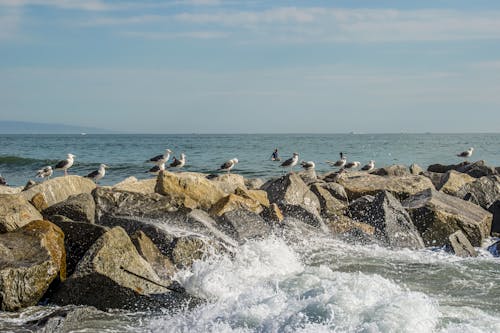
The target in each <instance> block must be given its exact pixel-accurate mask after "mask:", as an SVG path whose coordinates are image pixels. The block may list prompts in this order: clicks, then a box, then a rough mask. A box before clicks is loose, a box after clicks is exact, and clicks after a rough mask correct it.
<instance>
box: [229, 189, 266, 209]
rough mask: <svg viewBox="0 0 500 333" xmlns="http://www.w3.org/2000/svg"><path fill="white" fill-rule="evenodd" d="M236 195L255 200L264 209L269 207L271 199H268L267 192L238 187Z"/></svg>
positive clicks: (235, 191)
mask: <svg viewBox="0 0 500 333" xmlns="http://www.w3.org/2000/svg"><path fill="white" fill-rule="evenodd" d="M234 194H236V195H239V196H241V197H243V198H248V199H253V200H256V201H257V202H259V203H260V204H261V205H262V206H264V207H269V205H270V203H269V199H268V198H267V192H266V191H263V190H246V189H243V188H241V187H238V188H237V189H236V190H234Z"/></svg>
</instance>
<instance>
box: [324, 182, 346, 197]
mask: <svg viewBox="0 0 500 333" xmlns="http://www.w3.org/2000/svg"><path fill="white" fill-rule="evenodd" d="M321 186H322V187H323V188H324V189H325V190H327V191H328V192H330V194H331V195H333V197H335V198H337V199H339V200H340V201H349V198H348V197H347V193H346V191H345V188H344V186H342V185H340V184H337V183H326V184H323V185H321Z"/></svg>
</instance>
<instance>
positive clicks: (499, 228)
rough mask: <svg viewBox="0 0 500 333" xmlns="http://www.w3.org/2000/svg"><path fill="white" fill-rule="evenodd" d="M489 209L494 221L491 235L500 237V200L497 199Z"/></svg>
mask: <svg viewBox="0 0 500 333" xmlns="http://www.w3.org/2000/svg"><path fill="white" fill-rule="evenodd" d="M488 211H489V212H490V213H491V214H493V221H492V223H491V235H492V236H494V237H500V200H497V201H495V202H494V203H493V204H491V206H490V207H489V208H488Z"/></svg>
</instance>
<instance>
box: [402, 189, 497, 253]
mask: <svg viewBox="0 0 500 333" xmlns="http://www.w3.org/2000/svg"><path fill="white" fill-rule="evenodd" d="M403 206H404V207H405V208H406V209H407V210H408V212H409V213H410V216H411V218H412V220H413V223H414V224H415V226H416V227H417V229H418V230H419V232H420V234H421V235H422V238H423V240H424V243H425V244H426V245H428V246H444V245H445V244H446V243H447V242H448V236H449V235H451V234H452V233H454V232H455V231H458V230H461V231H463V232H464V234H465V235H466V236H467V238H468V239H469V241H470V242H471V244H472V245H473V246H480V245H481V242H482V241H483V239H484V238H485V237H487V236H488V235H489V232H490V229H491V219H492V216H491V213H489V212H488V211H486V210H484V209H482V208H481V207H479V206H476V205H474V204H472V203H470V202H467V201H464V200H461V199H459V198H456V197H454V196H451V195H448V194H445V193H441V192H438V191H435V190H431V189H429V190H425V191H422V192H420V193H418V194H416V195H414V196H411V197H410V198H408V199H407V200H405V201H404V202H403Z"/></svg>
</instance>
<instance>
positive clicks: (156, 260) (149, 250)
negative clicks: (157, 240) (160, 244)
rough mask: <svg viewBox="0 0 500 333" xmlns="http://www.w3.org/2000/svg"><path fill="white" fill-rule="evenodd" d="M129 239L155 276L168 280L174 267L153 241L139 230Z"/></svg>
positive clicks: (172, 273)
mask: <svg viewBox="0 0 500 333" xmlns="http://www.w3.org/2000/svg"><path fill="white" fill-rule="evenodd" d="M131 239H132V242H133V243H134V245H135V248H136V249H137V251H138V252H139V254H140V255H141V257H143V258H144V259H146V261H147V262H148V263H149V264H150V265H151V267H153V269H154V270H155V272H156V274H158V276H159V277H160V278H162V279H163V280H170V279H171V278H172V276H173V275H174V273H175V271H176V269H175V266H174V265H173V264H172V262H171V261H170V259H168V258H167V257H166V256H164V255H162V254H161V252H160V250H158V248H157V247H156V245H155V244H154V243H153V241H151V239H150V238H149V237H148V236H146V234H145V233H144V232H142V231H140V230H139V231H137V232H136V233H135V234H134V235H132V237H131Z"/></svg>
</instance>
